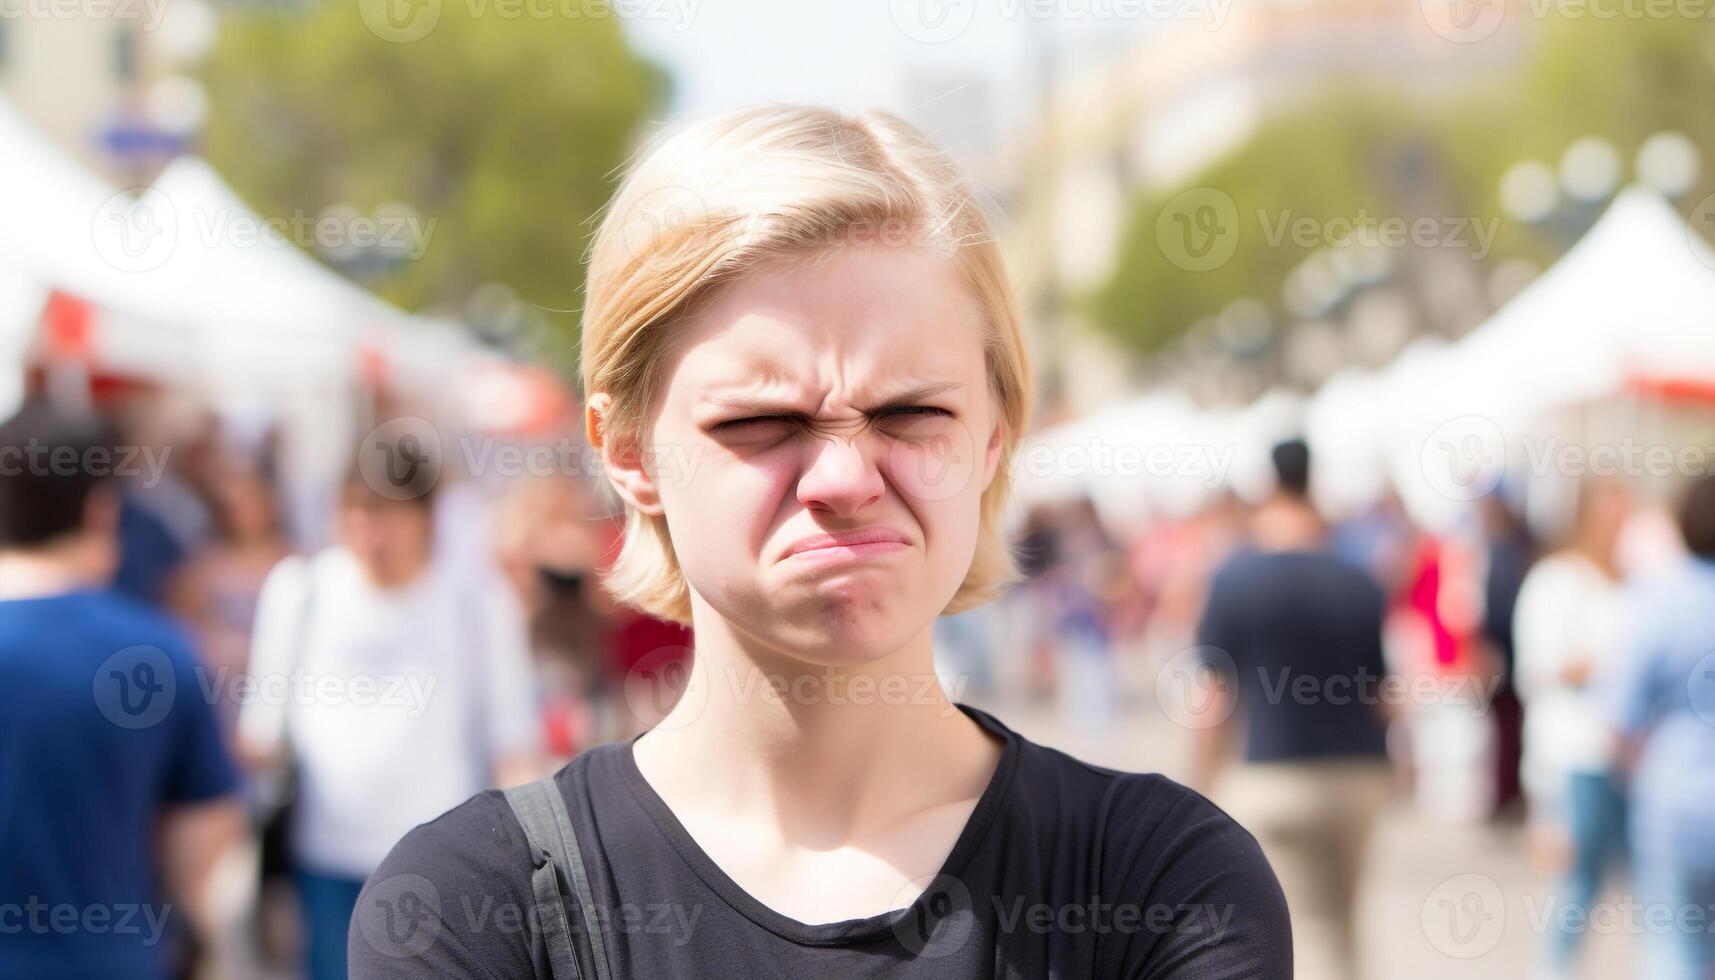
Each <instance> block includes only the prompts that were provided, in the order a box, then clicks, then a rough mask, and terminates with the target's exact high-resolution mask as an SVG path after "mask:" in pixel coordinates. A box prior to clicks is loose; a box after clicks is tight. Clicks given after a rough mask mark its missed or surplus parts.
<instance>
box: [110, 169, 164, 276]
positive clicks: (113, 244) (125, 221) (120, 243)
mask: <svg viewBox="0 0 1715 980" xmlns="http://www.w3.org/2000/svg"><path fill="white" fill-rule="evenodd" d="M90 238H91V240H92V241H94V242H95V251H96V254H98V255H100V256H101V258H102V260H103V261H105V262H106V263H107V264H108V265H110V266H112V267H113V268H115V269H118V270H119V271H121V272H148V271H150V270H151V269H158V268H160V267H161V265H162V264H163V263H165V262H166V261H167V259H169V258H171V257H172V254H173V250H174V249H175V248H176V247H178V243H179V216H178V212H177V211H176V210H175V209H174V208H173V202H172V200H171V199H170V198H168V197H167V195H166V194H163V193H162V192H160V191H158V190H155V189H154V188H152V187H145V188H132V189H131V190H124V191H120V192H119V193H117V194H114V195H113V196H112V197H109V198H108V199H107V200H105V201H103V202H101V206H100V207H98V208H96V210H95V217H94V219H93V220H92V221H91V223H90Z"/></svg>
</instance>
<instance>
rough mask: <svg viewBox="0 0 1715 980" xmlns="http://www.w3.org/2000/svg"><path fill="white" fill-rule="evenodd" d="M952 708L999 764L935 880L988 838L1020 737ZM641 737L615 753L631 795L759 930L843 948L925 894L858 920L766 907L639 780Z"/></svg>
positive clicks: (953, 873)
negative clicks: (816, 919)
mask: <svg viewBox="0 0 1715 980" xmlns="http://www.w3.org/2000/svg"><path fill="white" fill-rule="evenodd" d="M954 706H955V707H957V708H958V709H959V710H960V711H963V712H964V713H965V714H966V715H967V716H968V717H970V718H971V720H973V721H975V722H976V723H977V724H979V725H981V726H982V727H983V728H984V729H985V730H986V731H989V732H992V733H994V734H995V735H997V736H999V737H1000V739H1001V740H1002V742H1003V745H1002V747H1001V755H1000V761H999V762H998V763H996V765H995V769H994V774H993V775H992V776H990V777H989V782H988V785H987V786H986V787H984V788H983V792H982V795H981V796H979V797H978V798H977V805H976V806H975V807H974V808H973V809H972V810H971V815H970V817H969V818H968V819H967V820H966V821H965V826H964V829H962V830H961V831H960V832H959V836H958V838H957V839H956V840H955V841H954V842H953V847H952V850H950V851H949V852H948V853H947V859H946V860H945V861H944V862H942V865H941V868H940V871H939V872H937V878H938V879H939V878H941V877H943V876H946V877H951V878H954V879H956V880H964V878H965V875H964V874H963V872H964V869H965V867H966V866H967V865H968V864H969V863H970V860H971V857H972V855H973V854H975V853H976V850H977V848H978V847H979V846H980V845H981V844H982V841H983V838H984V837H985V836H987V834H988V831H989V828H990V826H992V825H993V823H994V819H995V816H996V814H998V813H999V812H1000V804H1001V801H1002V800H1003V799H1004V798H1005V796H1006V793H1007V789H1008V787H1009V786H1010V785H1011V783H1012V776H1013V773H1014V772H1015V771H1016V770H1017V768H1018V759H1019V752H1020V739H1019V736H1018V734H1017V733H1016V732H1014V731H1012V730H1011V729H1010V728H1007V727H1006V726H1005V725H1004V724H1002V723H1001V722H1000V721H999V720H998V719H996V718H995V717H994V716H992V715H990V714H989V713H988V712H986V711H983V710H981V709H979V708H973V707H971V706H970V705H967V704H960V703H955V705H954ZM643 734H644V733H641V732H640V733H638V734H636V735H633V736H632V737H631V738H629V739H627V740H626V741H625V742H624V743H622V751H620V752H619V753H618V755H619V766H620V772H621V774H622V775H623V777H624V781H625V784H626V787H627V788H628V789H629V790H630V791H631V795H632V797H633V798H634V799H635V800H636V801H637V802H638V804H639V805H640V806H642V808H643V810H644V812H645V813H647V814H648V815H649V817H650V819H651V820H652V821H653V822H654V824H655V826H656V827H657V828H658V829H659V830H660V831H661V833H662V835H663V836H665V837H666V838H667V840H668V842H669V843H671V844H672V845H673V849H674V850H675V851H677V852H678V854H679V857H680V858H681V859H683V860H684V862H685V863H686V864H687V865H689V866H690V868H691V870H692V871H694V872H695V873H696V875H697V877H698V878H700V879H701V880H702V881H703V883H704V884H705V885H707V886H708V887H709V889H710V890H711V891H713V892H714V893H715V894H716V895H718V896H720V898H721V899H722V900H723V901H725V902H726V903H727V904H728V905H730V906H732V907H733V908H734V909H735V910H737V911H738V912H739V913H740V914H742V915H743V916H744V917H745V918H747V919H750V920H751V921H752V922H754V923H756V924H757V925H759V926H761V927H763V928H764V929H767V930H768V931H770V932H772V933H774V934H775V935H778V936H780V937H782V938H784V939H787V940H789V941H791V942H794V943H797V944H799V945H803V946H840V945H848V944H852V943H856V942H862V941H864V940H868V939H873V938H876V937H878V936H881V935H884V934H886V933H887V932H889V931H890V930H892V929H894V928H895V926H896V924H897V923H898V922H899V921H900V920H901V919H902V918H904V917H905V916H908V915H910V914H912V910H913V909H915V908H916V907H917V906H918V905H919V904H920V903H922V902H923V901H924V899H925V897H926V896H927V894H928V892H927V891H925V893H924V894H921V895H919V896H918V897H917V898H916V899H914V900H912V902H911V904H910V905H908V906H906V907H904V908H901V909H893V910H890V911H887V912H880V913H877V914H876V915H872V916H867V917H864V918H859V919H842V920H840V921H838V922H824V923H809V922H802V921H799V920H798V919H794V918H792V917H791V916H789V915H785V914H783V913H780V912H777V911H775V910H774V909H772V908H769V907H768V906H767V905H765V904H763V903H762V902H761V901H760V900H758V899H757V898H755V897H754V896H752V895H751V894H750V893H749V892H747V891H745V890H744V889H743V888H742V887H741V886H740V885H739V884H738V882H736V881H734V880H732V878H731V877H730V876H728V875H727V873H726V872H725V871H722V870H721V867H720V865H718V864H716V863H715V861H714V859H713V858H711V857H709V855H708V854H707V852H705V851H704V850H703V849H702V847H701V846H699V845H698V844H697V842H696V839H695V838H693V837H692V836H691V832H690V831H688V830H686V829H685V826H684V824H682V823H680V822H679V818H678V817H677V816H675V815H674V813H673V811H672V809H671V808H670V807H668V806H667V801H666V800H663V799H662V798H661V796H660V794H658V793H656V792H655V787H653V786H651V785H649V781H648V780H647V779H644V778H643V771H642V770H641V769H639V768H638V767H637V757H636V756H635V755H634V754H633V752H632V749H633V746H634V745H635V744H636V742H637V740H638V739H639V738H642V737H643Z"/></svg>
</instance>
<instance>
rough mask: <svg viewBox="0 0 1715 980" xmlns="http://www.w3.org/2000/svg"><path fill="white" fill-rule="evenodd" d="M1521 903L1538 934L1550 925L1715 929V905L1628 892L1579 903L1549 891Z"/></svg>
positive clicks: (1629, 930) (1580, 929) (1604, 930)
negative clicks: (1640, 896)
mask: <svg viewBox="0 0 1715 980" xmlns="http://www.w3.org/2000/svg"><path fill="white" fill-rule="evenodd" d="M1524 906H1525V922H1526V925H1527V926H1528V927H1529V929H1530V930H1531V931H1532V932H1535V933H1538V934H1542V933H1547V932H1548V931H1549V930H1550V929H1551V928H1553V929H1561V930H1565V931H1567V932H1573V933H1595V934H1596V935H1599V936H1608V935H1614V934H1616V933H1617V934H1623V935H1629V936H1641V935H1643V934H1644V933H1652V934H1654V935H1658V936H1661V935H1668V934H1670V933H1679V934H1682V935H1697V934H1699V933H1711V932H1715V905H1702V904H1698V903H1696V902H1659V901H1650V902H1645V901H1640V900H1639V899H1638V898H1637V897H1636V896H1634V895H1629V894H1628V895H1622V896H1621V897H1620V899H1619V901H1617V902H1615V901H1599V902H1590V903H1589V904H1580V903H1578V902H1569V901H1566V900H1565V899H1563V898H1561V896H1559V895H1557V894H1550V895H1546V896H1537V895H1526V896H1524Z"/></svg>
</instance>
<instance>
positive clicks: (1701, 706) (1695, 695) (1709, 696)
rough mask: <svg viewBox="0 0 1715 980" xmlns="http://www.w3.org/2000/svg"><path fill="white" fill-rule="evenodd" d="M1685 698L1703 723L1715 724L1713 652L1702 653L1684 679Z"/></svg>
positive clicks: (1714, 665)
mask: <svg viewBox="0 0 1715 980" xmlns="http://www.w3.org/2000/svg"><path fill="white" fill-rule="evenodd" d="M1685 698H1686V700H1687V701H1689V702H1690V704H1691V710H1692V711H1694V712H1696V713H1697V717H1699V718H1701V719H1703V722H1704V724H1707V725H1715V653H1710V654H1706V655H1704V657H1703V659H1702V660H1699V661H1697V663H1696V664H1694V665H1693V666H1692V668H1691V675H1690V676H1688V677H1687V678H1686V679H1685Z"/></svg>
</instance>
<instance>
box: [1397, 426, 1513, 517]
mask: <svg viewBox="0 0 1715 980" xmlns="http://www.w3.org/2000/svg"><path fill="white" fill-rule="evenodd" d="M1418 464H1419V465H1418V468H1419V470H1420V471H1421V472H1422V473H1423V479H1424V481H1425V482H1426V483H1428V484H1429V487H1430V489H1432V490H1434V491H1435V492H1436V493H1439V494H1441V495H1442V496H1443V497H1447V498H1448V499H1451V500H1476V499H1478V498H1480V497H1486V496H1488V495H1489V494H1490V493H1492V492H1493V491H1494V489H1495V487H1496V486H1498V485H1499V484H1500V482H1501V475H1502V474H1503V473H1504V472H1505V471H1506V465H1507V443H1506V436H1505V434H1504V433H1502V432H1501V427H1500V426H1499V425H1497V424H1496V423H1495V421H1494V420H1493V419H1491V418H1489V417H1487V416H1484V415H1460V416H1458V417H1456V418H1451V419H1448V420H1447V421H1445V422H1443V423H1441V424H1440V425H1438V426H1436V427H1435V428H1434V430H1432V431H1431V432H1430V433H1429V435H1428V436H1427V437H1425V438H1424V440H1423V446H1422V448H1421V449H1420V450H1419V451H1418Z"/></svg>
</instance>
